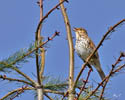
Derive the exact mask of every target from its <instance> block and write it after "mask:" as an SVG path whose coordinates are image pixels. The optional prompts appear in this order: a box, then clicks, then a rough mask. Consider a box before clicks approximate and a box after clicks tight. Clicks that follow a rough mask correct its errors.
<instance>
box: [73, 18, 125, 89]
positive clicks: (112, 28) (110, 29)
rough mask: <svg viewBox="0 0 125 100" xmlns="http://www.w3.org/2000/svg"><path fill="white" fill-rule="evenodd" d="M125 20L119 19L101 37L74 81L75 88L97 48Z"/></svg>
mask: <svg viewBox="0 0 125 100" xmlns="http://www.w3.org/2000/svg"><path fill="white" fill-rule="evenodd" d="M124 21H125V19H123V20H121V21H119V22H118V23H117V24H115V25H114V26H111V27H110V28H109V30H108V31H107V32H106V33H105V35H104V36H103V37H102V39H101V41H100V42H99V44H98V45H97V47H96V48H95V50H94V51H93V52H92V53H91V55H90V56H89V57H88V58H87V60H86V62H85V64H84V65H83V66H82V68H81V70H80V72H79V73H78V75H77V78H76V80H75V83H74V88H75V86H76V84H77V82H78V80H79V78H80V76H81V74H82V72H83V70H84V67H85V66H86V65H87V64H88V62H89V61H90V59H91V58H92V56H93V55H94V54H95V53H96V51H97V50H98V49H99V47H100V46H101V45H102V43H103V41H104V40H105V38H106V37H107V36H108V34H109V33H110V32H112V31H114V29H115V28H116V27H117V26H118V25H120V24H121V23H123V22H124Z"/></svg>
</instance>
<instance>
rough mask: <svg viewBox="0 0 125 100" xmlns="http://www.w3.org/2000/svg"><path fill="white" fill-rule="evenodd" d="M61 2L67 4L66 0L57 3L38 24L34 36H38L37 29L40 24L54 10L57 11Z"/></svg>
mask: <svg viewBox="0 0 125 100" xmlns="http://www.w3.org/2000/svg"><path fill="white" fill-rule="evenodd" d="M63 2H67V0H63V1H61V2H60V3H58V4H57V5H56V6H55V7H53V8H52V9H51V10H50V11H49V12H48V13H47V14H46V15H45V16H44V17H43V18H42V19H41V20H40V22H39V24H38V26H37V29H36V34H38V31H39V28H40V26H41V24H42V22H43V21H44V20H45V19H46V18H47V17H48V16H49V14H51V13H52V12H53V11H54V10H55V9H57V8H58V7H59V6H60V5H61V4H62V3H63Z"/></svg>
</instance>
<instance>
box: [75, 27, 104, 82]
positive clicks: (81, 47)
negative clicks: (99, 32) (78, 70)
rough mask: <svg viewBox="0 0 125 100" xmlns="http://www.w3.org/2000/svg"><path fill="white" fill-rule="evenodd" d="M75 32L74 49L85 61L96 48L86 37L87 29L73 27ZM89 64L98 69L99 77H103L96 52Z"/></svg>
mask: <svg viewBox="0 0 125 100" xmlns="http://www.w3.org/2000/svg"><path fill="white" fill-rule="evenodd" d="M74 31H75V33H76V45H75V50H76V52H77V54H78V55H79V57H80V58H81V59H82V60H83V61H84V62H85V61H86V59H87V57H88V56H90V54H91V53H92V52H93V50H94V49H95V48H96V47H95V45H94V43H93V41H92V40H91V39H90V38H89V37H88V34H87V31H86V30H85V29H83V28H74ZM89 64H90V65H93V66H94V67H95V68H96V70H97V71H98V73H99V75H100V77H101V79H102V80H103V79H104V78H105V74H104V72H103V70H102V68H101V65H100V61H99V55H98V52H96V53H95V55H94V56H93V57H92V58H91V59H90V61H89Z"/></svg>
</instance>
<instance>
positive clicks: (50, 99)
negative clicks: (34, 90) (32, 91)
mask: <svg viewBox="0 0 125 100" xmlns="http://www.w3.org/2000/svg"><path fill="white" fill-rule="evenodd" d="M44 95H45V96H46V97H47V98H48V99H49V100H53V99H52V98H51V97H50V96H49V95H48V94H46V93H44Z"/></svg>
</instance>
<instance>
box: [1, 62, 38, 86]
mask: <svg viewBox="0 0 125 100" xmlns="http://www.w3.org/2000/svg"><path fill="white" fill-rule="evenodd" d="M1 64H3V65H5V66H10V68H11V69H13V70H15V71H16V72H17V73H19V74H20V75H21V76H23V77H24V78H26V79H27V80H28V81H30V82H31V83H32V85H33V86H34V87H35V84H36V82H35V81H34V80H32V79H31V78H30V77H29V76H27V75H26V74H24V73H23V72H22V71H20V70H19V69H18V68H16V66H14V65H10V64H7V63H4V62H2V63H1Z"/></svg>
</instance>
